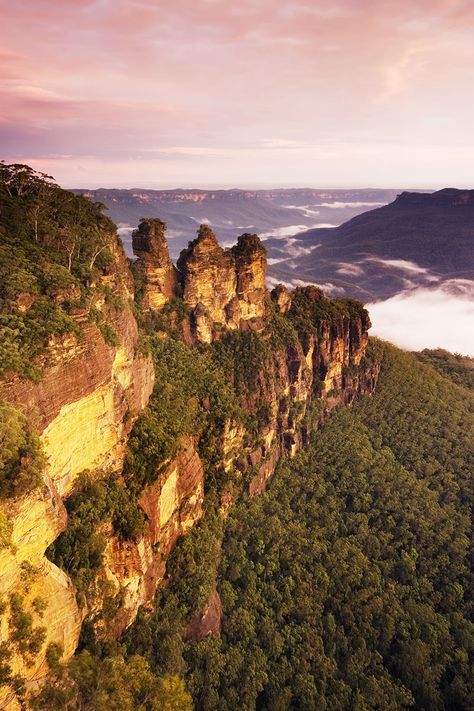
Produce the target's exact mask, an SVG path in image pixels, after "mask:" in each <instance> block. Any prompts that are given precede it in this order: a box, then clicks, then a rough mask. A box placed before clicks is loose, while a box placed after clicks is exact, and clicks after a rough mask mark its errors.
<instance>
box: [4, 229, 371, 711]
mask: <svg viewBox="0 0 474 711" xmlns="http://www.w3.org/2000/svg"><path fill="white" fill-rule="evenodd" d="M133 242H134V250H135V253H136V254H137V257H138V259H137V270H138V273H139V274H140V276H141V281H142V283H143V297H142V306H143V309H144V312H145V315H147V314H150V312H153V311H158V312H159V311H163V306H164V305H165V304H167V303H169V302H170V301H171V300H172V299H174V298H175V297H176V295H177V294H178V291H179V290H180V289H181V293H182V300H183V302H184V305H185V307H186V309H184V312H185V316H184V322H183V334H185V337H186V338H185V339H186V342H188V343H189V344H194V343H196V341H197V342H200V343H211V342H212V341H214V340H217V339H219V338H221V337H222V335H223V333H224V332H225V331H226V330H228V331H235V330H237V329H240V330H245V331H248V330H253V331H257V332H264V333H263V335H262V336H258V337H257V336H255V335H254V334H253V333H245V334H242V337H243V338H247V337H248V338H253V339H255V338H259V339H261V345H262V352H267V351H268V350H270V351H271V358H269V359H268V360H262V363H261V365H260V367H257V368H256V370H257V372H253V373H252V375H251V377H250V376H249V378H250V382H249V383H248V385H249V387H248V388H247V389H246V391H245V393H239V394H238V395H239V397H240V400H241V402H240V405H241V407H242V409H243V410H246V411H247V414H248V415H249V418H248V420H249V422H250V421H254V422H256V423H257V424H254V425H249V424H247V419H246V418H242V419H241V420H240V421H239V422H237V421H233V420H232V419H231V418H229V419H228V420H227V421H226V422H225V423H223V431H222V433H221V435H220V441H219V442H217V443H215V444H216V446H215V451H216V453H217V454H216V457H217V458H219V457H220V461H219V463H218V468H219V472H223V473H224V475H225V477H224V478H226V480H227V481H228V482H231V484H230V485H229V486H228V487H227V488H226V487H223V491H222V492H221V500H220V501H219V502H218V503H219V511H220V514H221V515H222V517H223V518H225V516H226V515H227V512H228V510H229V508H230V506H231V505H232V502H233V501H234V500H235V497H236V496H237V495H238V493H239V491H241V490H242V488H243V486H245V487H246V489H247V490H248V491H249V493H250V494H251V495H255V494H258V493H259V492H261V491H263V490H264V489H265V486H266V485H267V482H268V480H269V479H270V477H271V476H272V475H273V473H274V471H275V469H276V467H277V465H278V462H279V461H280V460H281V459H282V457H292V456H294V455H295V453H296V452H297V451H298V450H299V449H300V448H301V447H303V446H304V445H305V443H306V442H307V441H308V437H309V436H310V433H311V431H312V430H314V429H316V428H317V427H319V425H320V423H321V421H322V420H323V419H324V417H326V416H327V415H328V413H329V412H330V411H331V410H332V409H333V408H334V407H335V406H337V405H340V404H343V403H345V404H350V403H351V402H352V400H353V399H354V397H355V396H356V394H357V393H360V392H371V391H372V390H373V388H374V385H375V382H376V378H377V375H378V372H377V367H376V365H374V364H371V363H365V362H364V361H363V357H364V353H365V350H366V347H367V338H368V337H367V330H368V328H369V327H370V321H369V319H368V316H367V315H366V312H365V311H364V310H363V309H362V308H361V306H360V305H355V306H353V308H352V307H350V305H349V306H348V307H347V308H345V307H344V308H342V307H341V308H340V309H339V310H338V309H337V308H334V309H332V311H331V309H330V308H329V306H328V304H329V301H328V300H324V298H323V296H322V293H321V292H320V291H319V290H318V289H315V288H312V287H308V288H306V289H303V290H297V291H296V292H293V293H290V292H288V290H287V289H286V288H285V287H282V286H279V287H277V288H276V289H275V290H274V291H273V292H272V294H271V299H270V295H269V294H268V292H267V291H266V289H265V273H266V254H265V249H264V247H263V246H262V244H261V243H260V240H259V239H258V237H257V236H256V235H250V234H244V235H242V236H241V237H239V240H238V242H237V245H235V246H234V247H233V248H232V249H229V250H226V249H223V248H222V247H220V245H219V244H218V242H217V239H216V237H215V235H214V234H213V232H212V231H211V230H210V228H209V227H207V226H201V228H200V230H199V233H198V236H197V239H196V240H194V241H193V242H191V243H190V244H189V246H188V248H187V249H186V250H184V251H183V252H182V254H181V256H180V259H179V261H178V265H177V266H178V268H177V270H176V269H175V268H174V267H173V265H172V263H171V261H170V258H169V253H168V248H167V245H166V240H165V232H164V225H163V223H161V222H160V221H158V220H144V221H142V222H141V224H140V226H139V228H138V230H136V232H135V233H134V237H133ZM132 297H133V286H132V281H131V277H130V273H129V270H128V266H127V263H126V261H125V258H124V255H123V253H122V252H121V251H120V250H118V251H117V252H116V254H115V264H114V266H113V267H111V268H110V271H109V273H108V274H106V275H104V276H103V278H102V282H101V283H100V284H98V285H97V290H96V291H95V292H94V297H93V301H92V303H91V304H90V308H89V311H88V312H87V311H86V310H84V308H82V309H81V308H78V309H76V310H75V311H74V312H73V314H72V315H73V318H74V319H75V321H76V324H77V325H78V327H79V329H80V333H81V335H80V337H79V336H76V335H69V336H67V337H64V338H61V339H59V338H53V339H51V341H50V343H49V347H48V349H47V350H46V351H45V353H44V354H43V356H41V361H40V362H39V365H40V367H41V373H42V377H41V380H40V382H38V383H33V382H31V381H25V380H21V379H20V378H17V377H16V378H12V379H11V380H10V381H9V382H3V383H1V384H0V399H4V400H7V401H8V402H11V403H14V404H17V405H21V406H22V408H23V409H24V411H25V413H26V414H27V416H28V419H29V422H30V423H31V424H32V426H33V428H34V430H35V431H36V433H37V434H38V435H39V437H40V439H41V441H42V443H43V447H44V450H45V453H46V456H47V460H48V464H47V471H46V472H45V474H44V485H43V486H42V487H40V488H39V489H38V490H36V491H34V492H33V493H31V494H29V495H28V496H25V497H23V498H21V499H20V500H17V501H11V502H10V503H9V504H8V505H7V504H4V505H2V511H0V513H2V514H3V515H4V517H6V519H7V520H9V521H12V536H11V545H9V546H5V547H4V548H2V549H0V571H1V574H0V594H3V595H4V596H5V597H6V599H8V600H10V599H11V596H12V595H13V596H15V595H16V596H19V597H18V599H21V604H22V605H23V607H24V609H25V610H26V611H27V612H29V613H30V614H31V616H32V620H33V632H34V630H35V629H38V630H41V628H43V627H44V628H45V632H44V640H43V641H42V643H41V645H40V647H41V648H40V651H39V652H38V653H36V654H35V658H34V663H31V660H30V659H29V658H28V655H27V654H26V655H25V652H24V650H23V651H22V650H21V649H20V648H19V647H18V646H15V645H12V651H13V657H12V662H11V664H12V669H13V672H14V673H18V674H20V675H22V676H23V677H25V678H26V679H38V678H40V677H41V676H43V675H44V674H45V673H46V672H47V669H46V664H45V652H46V648H47V644H48V643H49V642H59V643H61V644H62V645H63V647H64V656H65V658H68V657H69V656H71V655H72V654H73V652H74V650H75V648H76V645H77V640H78V637H79V632H80V628H81V624H82V620H83V618H84V616H85V615H86V614H87V615H88V617H89V619H90V620H91V621H92V622H93V624H94V627H95V631H96V633H97V635H98V636H99V638H100V637H101V636H102V637H103V638H105V639H110V638H114V639H116V638H118V637H119V636H120V634H121V633H122V632H123V631H124V629H125V628H126V627H127V626H128V625H130V623H131V622H132V621H133V620H134V618H135V616H136V613H137V610H138V608H139V606H140V605H144V604H145V605H146V604H147V603H150V601H151V600H152V599H153V597H154V595H155V592H156V590H157V587H158V585H159V584H160V582H161V581H162V580H163V578H164V576H165V571H166V561H167V558H168V556H169V555H170V553H171V551H172V550H173V548H174V546H175V545H176V542H177V540H178V538H179V537H180V536H181V535H183V534H185V533H186V531H188V530H189V529H190V528H191V527H192V526H194V525H195V524H196V522H197V521H199V519H200V518H201V516H202V515H203V508H204V479H205V472H204V466H203V463H202V461H201V459H200V456H199V454H198V444H199V434H197V435H195V436H194V437H190V436H187V437H182V439H181V440H180V447H179V451H178V454H177V455H176V456H175V457H174V458H173V459H172V460H169V461H168V460H167V461H165V462H160V463H159V464H158V466H157V469H156V476H155V479H154V481H153V482H152V483H150V484H148V485H147V486H145V488H144V489H143V490H142V491H141V493H140V495H139V504H140V507H141V509H142V511H143V513H144V515H145V525H144V530H142V531H141V533H140V534H139V535H137V537H136V539H135V540H124V539H123V538H121V537H119V536H118V535H116V534H115V533H114V530H113V526H112V523H111V522H110V521H106V522H104V523H103V526H102V528H101V533H103V534H104V536H105V538H106V541H107V543H106V548H105V552H104V559H103V565H102V567H101V568H100V570H99V572H98V575H97V578H96V580H95V582H94V583H93V589H92V590H91V591H88V594H87V603H86V604H85V605H84V606H83V607H82V608H81V609H79V607H78V604H77V601H76V596H75V590H74V589H73V587H72V584H71V581H70V580H69V579H68V577H67V576H66V575H65V573H64V572H63V571H60V570H59V569H58V568H57V567H55V566H54V565H53V564H52V563H51V562H50V561H49V560H47V559H46V558H45V556H44V551H45V549H46V548H47V546H48V545H49V544H50V543H52V541H54V540H55V539H56V538H57V536H58V535H59V533H60V532H61V531H62V530H64V528H65V526H66V523H67V521H66V519H67V516H66V511H65V508H64V504H63V498H64V497H67V496H68V495H69V493H70V492H71V489H72V487H73V486H74V483H75V481H76V479H77V476H78V475H79V474H80V473H81V472H82V471H84V470H85V469H89V470H91V471H94V470H97V469H103V470H104V469H105V470H114V471H118V472H120V471H121V469H122V465H123V458H124V449H125V446H126V441H127V437H128V434H129V432H130V430H131V427H132V425H133V422H134V420H135V418H136V416H137V415H138V413H139V412H140V411H141V410H142V409H143V408H144V407H145V406H146V404H147V402H148V398H149V396H150V394H151V391H152V387H153V380H154V371H153V365H152V362H151V359H150V358H149V357H143V356H141V355H140V348H139V333H138V328H137V323H136V321H135V318H134V315H133V312H132V308H131V305H130V300H131V298H132ZM302 297H304V299H303V301H304V302H305V304H306V305H307V309H308V313H310V314H311V313H313V312H312V309H313V307H314V313H318V314H319V315H318V316H317V317H316V316H314V314H313V317H312V320H311V319H309V326H308V327H306V326H305V325H304V324H303V326H301V327H300V326H299V325H298V324H299V321H298V319H296V320H295V319H293V320H291V319H292V318H293V316H294V312H293V311H294V309H295V302H296V301H297V300H298V299H300V300H301V298H302ZM271 300H272V301H273V303H271ZM320 302H321V303H320ZM321 304H322V305H323V307H324V308H327V309H329V312H330V313H329V315H327V316H326V315H325V311H324V308H321V309H319V310H318V308H319V306H320V305H321ZM168 311H171V310H170V309H168ZM275 311H277V312H280V314H283V315H286V316H288V321H287V323H286V326H287V331H283V334H282V333H280V334H275V333H274V334H272V330H271V329H272V326H271V324H272V323H274V321H275V322H278V317H277V316H276V315H275ZM91 313H93V314H95V317H94V318H93V319H91ZM165 313H166V312H165ZM305 318H306V317H305ZM169 319H170V330H171V331H172V330H173V329H175V330H176V323H177V318H176V314H174V315H173V313H172V312H171V313H170V314H169ZM280 320H282V321H286V319H281V318H280ZM149 321H150V322H153V320H152V319H149ZM104 323H106V324H107V326H108V328H109V329H112V331H113V333H114V334H115V335H116V339H114V341H113V342H114V345H111V341H110V339H108V342H107V341H106V340H105V338H104V328H103V327H102V328H101V326H103V324H104ZM305 323H306V321H305ZM295 324H296V326H295ZM267 326H268V329H267ZM265 329H267V330H265ZM163 335H165V334H163ZM235 335H236V337H239V334H235ZM273 336H278V337H275V338H274V339H273ZM267 342H268V343H271V345H270V346H269V347H268V348H267V347H266V346H265V344H266V343H267ZM244 390H245V388H244ZM208 404H209V403H208ZM209 407H210V404H209ZM206 408H207V405H206ZM257 413H258V417H257ZM262 413H263V414H262ZM244 422H245V423H246V424H244ZM213 444H214V443H213ZM42 597H45V598H46V600H45V602H46V606H45V605H44V603H39V602H38V599H41V598H42ZM14 599H17V598H14ZM220 617H221V606H220V600H219V597H218V595H217V593H216V592H214V593H213V594H212V595H211V597H210V598H209V600H208V602H207V604H206V606H205V608H204V610H202V611H200V613H199V614H198V615H196V616H195V617H194V618H193V619H192V620H191V622H190V626H189V628H188V630H187V633H186V634H187V636H188V638H189V639H202V638H203V637H204V636H206V635H208V634H214V633H218V632H219V629H220ZM12 624H13V623H12V617H11V615H10V617H8V615H6V616H5V617H4V618H3V619H2V621H1V623H0V631H1V634H2V640H5V639H6V640H8V639H10V638H12ZM41 634H43V633H41ZM2 698H3V701H5V700H6V698H7V697H6V696H4V697H1V696H0V702H1V701H2Z"/></svg>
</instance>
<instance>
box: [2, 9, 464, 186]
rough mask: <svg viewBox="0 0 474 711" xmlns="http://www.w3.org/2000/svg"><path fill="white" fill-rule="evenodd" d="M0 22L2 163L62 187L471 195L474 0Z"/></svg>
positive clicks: (91, 14)
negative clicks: (460, 190) (363, 189)
mask: <svg viewBox="0 0 474 711" xmlns="http://www.w3.org/2000/svg"><path fill="white" fill-rule="evenodd" d="M0 11H1V15H0V16H1V18H2V22H1V28H0V106H1V112H0V114H1V115H0V155H1V157H3V158H4V159H5V160H6V161H8V162H12V161H21V162H27V163H29V164H31V165H33V166H34V167H36V168H37V169H39V170H43V171H45V172H48V173H51V174H52V175H54V176H55V178H56V179H57V180H58V181H59V182H60V183H61V184H62V185H64V186H69V187H70V186H77V187H98V186H104V187H107V186H119V185H122V186H144V187H145V186H148V187H164V186H167V187H169V186H180V187H181V186H191V185H193V186H208V185H212V186H229V185H235V186H255V185H261V186H271V185H288V186H290V185H309V186H315V187H317V186H319V187H335V186H344V187H351V186H354V187H356V186H369V185H370V186H374V187H377V186H381V187H421V186H422V187H441V186H445V185H452V186H459V187H462V186H470V187H473V183H474V179H473V178H474V174H473V166H474V130H473V126H474V118H473V117H474V2H473V0H334V1H333V2H331V1H329V0H322V1H317V0H316V1H315V0H306V1H305V0H301V1H296V2H287V1H284V0H239V1H238V2H235V1H232V0H167V1H164V0H19V1H18V2H16V3H15V2H12V0H0Z"/></svg>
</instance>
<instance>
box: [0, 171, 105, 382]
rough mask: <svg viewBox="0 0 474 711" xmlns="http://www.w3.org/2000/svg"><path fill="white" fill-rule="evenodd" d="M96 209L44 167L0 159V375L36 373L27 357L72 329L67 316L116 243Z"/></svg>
mask: <svg viewBox="0 0 474 711" xmlns="http://www.w3.org/2000/svg"><path fill="white" fill-rule="evenodd" d="M103 210H104V206H103V205H101V204H100V203H93V202H91V201H90V200H88V199H87V198H85V197H82V196H76V195H74V194H73V193H71V192H69V191H67V190H62V189H61V188H60V187H59V186H58V185H56V184H55V183H54V181H53V179H52V178H51V177H50V176H48V175H45V174H44V173H37V172H35V171H34V170H33V169H32V168H30V167H28V166H26V165H21V164H13V165H6V164H5V163H3V162H0V378H1V377H5V376H6V375H7V374H8V373H19V374H21V375H22V376H26V377H28V378H32V379H36V380H37V379H39V377H40V371H39V370H38V368H37V367H36V366H35V363H34V360H32V359H34V358H35V356H38V355H39V354H41V353H42V352H43V350H44V348H45V346H46V345H47V343H48V340H49V339H50V337H51V336H58V337H62V336H64V335H65V334H67V333H74V334H76V335H77V334H78V332H79V329H78V327H77V324H76V322H75V320H74V319H73V318H72V315H71V314H72V313H73V311H74V309H75V308H77V307H78V306H81V307H82V308H86V306H87V301H88V295H89V294H90V293H91V291H93V290H94V282H95V280H96V279H97V277H98V276H100V274H102V273H104V272H106V271H107V269H108V268H109V266H110V265H111V263H112V261H113V257H112V250H113V249H114V248H115V249H116V246H115V245H116V240H117V238H116V235H115V232H116V228H115V225H114V224H113V222H112V221H111V220H110V219H109V218H108V217H106V216H105V215H104V214H103ZM114 243H115V245H114ZM106 335H107V334H106Z"/></svg>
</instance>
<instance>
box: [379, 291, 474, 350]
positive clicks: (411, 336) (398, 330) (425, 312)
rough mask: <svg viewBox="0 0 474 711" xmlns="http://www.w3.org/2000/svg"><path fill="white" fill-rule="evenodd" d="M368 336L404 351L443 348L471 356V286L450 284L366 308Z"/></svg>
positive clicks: (473, 342) (473, 314) (473, 335)
mask: <svg viewBox="0 0 474 711" xmlns="http://www.w3.org/2000/svg"><path fill="white" fill-rule="evenodd" d="M367 309H368V311H369V313H370V318H371V320H372V324H373V327H372V330H371V332H370V333H371V334H372V335H374V336H379V337H380V338H383V339H385V340H387V341H391V342H392V343H394V344H395V345H397V346H399V347H401V348H404V349H407V350H416V351H418V350H422V349H423V348H445V349H446V350H448V351H451V352H453V353H461V354H463V355H470V356H474V282H472V281H468V280H465V279H464V280H455V279H454V280H450V281H448V282H445V283H444V284H443V285H441V286H440V287H438V288H424V287H421V288H418V289H412V290H410V291H407V292H403V293H401V294H397V295H396V296H394V297H392V298H391V299H388V300H387V301H380V302H377V303H373V304H367Z"/></svg>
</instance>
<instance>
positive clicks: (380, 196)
mask: <svg viewBox="0 0 474 711" xmlns="http://www.w3.org/2000/svg"><path fill="white" fill-rule="evenodd" d="M73 192H75V193H76V194H83V195H85V196H87V197H89V198H90V199H91V200H93V201H97V202H101V203H103V204H104V205H106V206H107V208H108V210H109V214H110V217H111V218H112V219H113V220H114V221H115V222H116V223H117V224H118V225H119V233H120V236H121V237H122V240H123V242H124V245H125V249H126V251H127V253H128V255H129V256H132V247H131V228H132V226H135V225H136V224H137V223H138V221H139V220H140V218H142V217H157V218H159V219H160V220H162V221H164V222H166V223H167V225H168V232H167V234H168V239H169V242H170V251H171V255H172V257H173V258H177V257H178V255H179V253H180V251H181V250H182V249H183V248H185V247H186V246H187V244H188V242H189V241H190V240H192V239H194V237H195V234H196V230H197V228H198V227H199V225H200V224H202V223H206V224H209V226H210V227H211V228H212V229H214V231H215V232H216V233H217V234H218V235H219V238H220V239H221V240H222V241H223V243H224V245H226V246H230V245H231V244H234V242H235V240H236V239H237V237H238V236H239V235H240V234H242V233H243V232H255V233H257V234H259V235H260V236H261V237H262V238H263V239H266V238H267V237H268V236H270V235H275V236H279V237H285V236H291V235H293V234H296V233H297V232H301V231H302V230H305V229H310V228H313V227H320V226H326V227H327V226H328V225H332V226H335V225H339V224H341V223H342V222H345V221H346V220H349V219H350V218H351V217H354V216H355V215H358V214H360V213H361V212H363V211H364V210H368V209H370V208H371V207H377V206H380V205H384V204H386V203H387V202H390V201H391V200H393V199H394V198H395V197H396V196H397V194H398V193H399V192H400V190H382V189H377V188H367V189H356V190H351V189H338V190H330V189H314V188H279V189H272V190H245V189H243V190H242V189H237V188H235V189H230V190H206V189H187V188H176V189H173V190H147V189H143V188H133V189H124V190H121V189H108V188H100V189H98V190H74V191H73ZM270 256H272V255H270Z"/></svg>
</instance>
